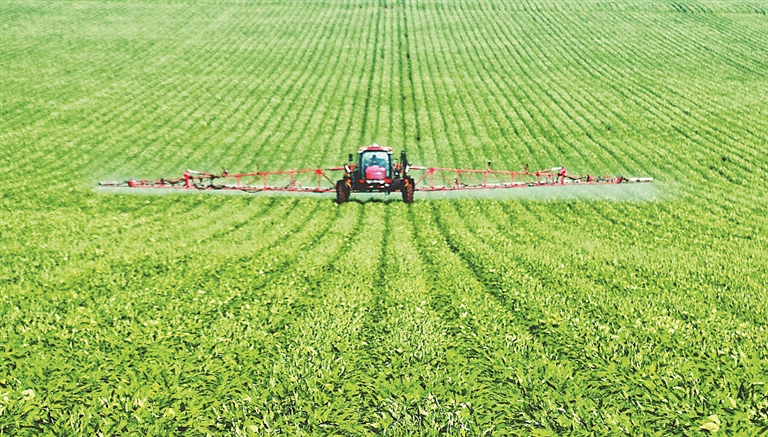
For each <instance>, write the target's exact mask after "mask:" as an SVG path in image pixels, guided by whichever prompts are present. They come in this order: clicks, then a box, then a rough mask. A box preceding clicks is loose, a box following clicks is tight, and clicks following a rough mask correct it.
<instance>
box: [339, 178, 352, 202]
mask: <svg viewBox="0 0 768 437" xmlns="http://www.w3.org/2000/svg"><path fill="white" fill-rule="evenodd" d="M348 200H349V187H348V186H347V181H345V180H344V179H341V180H340V181H338V182H336V203H338V204H339V205H341V204H342V203H344V202H346V201H348Z"/></svg>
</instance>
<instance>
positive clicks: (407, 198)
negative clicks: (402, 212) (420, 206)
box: [402, 178, 415, 203]
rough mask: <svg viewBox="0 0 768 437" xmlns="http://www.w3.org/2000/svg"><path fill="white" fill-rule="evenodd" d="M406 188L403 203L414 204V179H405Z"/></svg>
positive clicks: (403, 190) (404, 188)
mask: <svg viewBox="0 0 768 437" xmlns="http://www.w3.org/2000/svg"><path fill="white" fill-rule="evenodd" d="M404 182H405V186H404V187H403V189H402V192H403V202H405V203H413V190H414V188H415V187H414V186H413V179H411V178H406V179H405V181H404Z"/></svg>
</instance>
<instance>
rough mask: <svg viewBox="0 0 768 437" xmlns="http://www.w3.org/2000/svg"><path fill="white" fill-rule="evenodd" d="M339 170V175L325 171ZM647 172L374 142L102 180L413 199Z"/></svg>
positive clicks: (598, 181)
mask: <svg viewBox="0 0 768 437" xmlns="http://www.w3.org/2000/svg"><path fill="white" fill-rule="evenodd" d="M340 172H343V175H342V176H341V178H340V179H337V180H336V182H334V179H335V178H332V177H331V176H329V175H332V174H334V173H337V174H338V173H340ZM652 181H653V179H652V178H649V177H624V176H592V175H573V174H570V173H568V171H567V170H566V169H565V167H554V168H550V169H544V170H535V171H529V170H528V166H527V165H526V166H525V170H521V171H509V170H493V169H491V163H490V162H488V166H487V168H485V169H459V168H442V167H422V166H416V165H410V164H409V162H408V157H407V156H406V153H405V151H403V152H401V153H400V160H399V162H396V160H395V159H393V157H392V148H391V147H382V146H379V145H377V144H374V145H371V146H367V147H361V148H360V149H359V150H358V152H357V159H356V160H355V159H354V156H353V155H352V154H350V155H349V163H348V164H345V165H343V166H339V167H330V168H327V169H320V168H318V169H304V170H278V171H257V172H252V173H228V172H227V171H226V170H223V171H222V172H221V173H220V174H214V173H208V172H203V171H193V170H187V171H185V172H184V174H182V176H181V177H178V178H161V179H157V180H136V179H129V180H127V181H120V182H101V183H100V184H99V185H100V186H102V187H128V188H162V189H179V190H235V191H245V192H262V191H289V192H291V191H292V192H307V193H327V192H333V191H335V192H336V203H339V204H342V203H344V202H346V201H348V200H349V197H350V195H351V194H352V193H386V194H389V193H393V192H400V193H401V194H402V196H403V201H404V202H405V203H411V202H413V198H414V192H416V191H454V190H490V189H502V188H525V187H547V186H558V185H561V186H573V185H605V184H622V183H643V182H652Z"/></svg>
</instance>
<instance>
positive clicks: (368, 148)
mask: <svg viewBox="0 0 768 437" xmlns="http://www.w3.org/2000/svg"><path fill="white" fill-rule="evenodd" d="M372 151H373V152H387V153H392V148H391V147H382V146H380V145H378V144H371V145H370V146H364V147H361V148H360V149H358V151H357V153H363V152H372Z"/></svg>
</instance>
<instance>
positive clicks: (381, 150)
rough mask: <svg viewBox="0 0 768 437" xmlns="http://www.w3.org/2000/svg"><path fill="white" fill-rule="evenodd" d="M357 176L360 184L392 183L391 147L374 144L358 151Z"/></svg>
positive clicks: (375, 185)
mask: <svg viewBox="0 0 768 437" xmlns="http://www.w3.org/2000/svg"><path fill="white" fill-rule="evenodd" d="M357 169H358V171H357V172H356V173H357V176H358V180H357V181H356V182H358V183H359V184H360V185H367V186H368V187H370V188H373V187H389V186H390V184H391V183H392V171H393V165H392V148H390V147H381V146H378V145H376V144H374V145H372V146H370V147H363V148H361V149H360V150H359V151H358V163H357Z"/></svg>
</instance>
